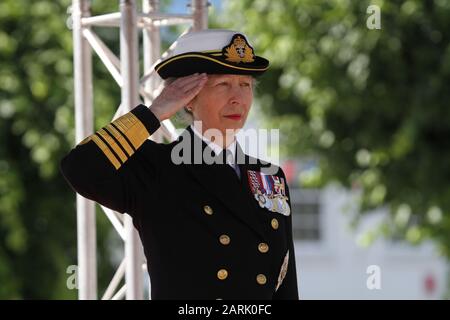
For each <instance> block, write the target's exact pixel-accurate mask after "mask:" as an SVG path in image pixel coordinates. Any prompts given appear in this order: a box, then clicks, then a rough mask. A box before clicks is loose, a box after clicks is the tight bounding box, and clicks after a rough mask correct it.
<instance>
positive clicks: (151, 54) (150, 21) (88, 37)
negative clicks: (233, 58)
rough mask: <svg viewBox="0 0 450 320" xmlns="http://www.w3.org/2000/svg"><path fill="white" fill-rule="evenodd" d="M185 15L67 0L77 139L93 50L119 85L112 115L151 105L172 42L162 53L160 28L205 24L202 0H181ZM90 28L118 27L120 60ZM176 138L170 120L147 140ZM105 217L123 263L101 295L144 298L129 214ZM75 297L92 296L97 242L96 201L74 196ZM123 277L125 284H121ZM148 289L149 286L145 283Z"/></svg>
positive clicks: (89, 97) (87, 121) (89, 111)
mask: <svg viewBox="0 0 450 320" xmlns="http://www.w3.org/2000/svg"><path fill="white" fill-rule="evenodd" d="M186 5H187V7H188V6H189V7H191V12H190V13H189V14H165V13H161V12H160V11H159V0H143V1H142V13H138V12H137V8H136V2H135V0H120V3H119V7H120V9H119V12H113V13H107V14H102V15H97V16H91V12H90V6H91V2H90V1H89V0H72V6H71V10H70V11H71V20H72V29H73V30H72V32H73V45H74V82H75V84H74V90H75V126H76V143H79V142H80V141H81V140H82V139H84V138H85V137H87V136H89V135H91V134H92V133H93V131H94V118H93V108H94V106H93V88H92V86H93V80H92V50H93V51H94V52H95V53H96V54H97V56H98V57H99V59H100V60H101V61H102V63H103V64H104V66H105V68H106V69H107V70H108V71H109V73H110V74H111V77H112V80H114V81H115V83H116V84H117V85H119V87H120V88H121V104H120V106H119V107H118V109H117V111H116V112H115V115H114V117H113V119H115V118H117V117H119V116H121V115H123V114H125V113H126V112H129V111H130V110H131V109H133V108H134V107H135V106H136V105H138V104H139V103H142V102H143V103H145V104H146V105H150V104H151V103H152V101H153V99H154V97H155V96H156V95H157V93H158V92H159V91H160V90H161V81H160V79H159V78H158V76H157V75H156V74H155V72H154V70H153V69H154V66H155V65H156V64H157V63H159V62H160V61H161V60H162V59H165V58H167V57H169V56H171V54H172V52H173V48H174V46H175V44H176V42H175V43H174V44H172V45H171V46H170V47H169V49H168V50H167V51H166V52H163V53H161V38H160V29H161V27H163V26H170V25H181V24H189V25H190V26H188V27H187V28H186V30H185V31H184V33H186V32H190V31H191V30H202V29H206V28H207V25H208V6H209V4H208V2H207V0H191V1H186ZM92 27H118V28H120V59H119V57H117V56H116V55H115V54H114V53H113V52H112V51H111V50H110V49H109V48H108V47H107V45H106V44H105V43H104V42H103V41H102V40H101V39H100V37H99V36H97V34H96V33H95V32H94V30H93V29H92ZM139 29H142V39H143V44H142V50H143V55H142V56H143V73H142V74H143V75H142V77H140V70H139V54H138V52H139V41H138V33H139ZM163 137H166V138H167V139H168V140H169V141H172V140H174V139H176V138H177V135H176V133H175V128H174V126H173V124H172V123H171V122H170V121H169V120H165V121H163V122H162V124H161V128H160V130H158V131H157V132H155V133H154V134H153V135H152V137H151V139H153V140H155V141H157V142H162V141H163ZM101 208H102V209H103V211H104V213H105V215H106V217H107V218H108V219H109V221H110V222H111V224H112V226H113V227H114V229H115V230H116V231H117V233H118V235H119V236H120V238H121V239H122V240H123V241H124V244H125V250H124V257H123V260H122V262H121V263H120V265H119V266H118V268H117V271H116V273H115V274H114V276H113V277H112V279H111V282H110V284H109V286H108V287H107V289H106V290H105V292H104V293H103V295H102V296H101V297H102V299H123V298H126V299H143V297H144V285H145V284H144V281H143V272H145V271H144V270H145V268H143V265H144V257H143V250H142V245H141V242H140V240H139V237H138V234H137V232H136V230H135V229H134V226H133V222H132V219H131V217H130V216H128V215H121V214H119V213H117V212H114V211H113V210H110V209H108V208H106V207H103V206H101ZM77 237H78V238H77V243H78V273H77V276H78V282H77V283H78V290H79V292H78V296H79V299H83V300H85V299H97V297H98V294H97V259H96V254H97V245H96V224H95V204H94V203H93V202H92V201H90V200H88V199H85V198H83V197H82V196H80V195H77ZM123 279H125V281H124V282H125V283H124V285H122V286H121V287H120V283H121V282H122V280H123ZM149 292H150V286H149Z"/></svg>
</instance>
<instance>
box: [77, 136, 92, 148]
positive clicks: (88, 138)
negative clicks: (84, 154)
mask: <svg viewBox="0 0 450 320" xmlns="http://www.w3.org/2000/svg"><path fill="white" fill-rule="evenodd" d="M91 140H92V136H88V137H86V138H84V139H83V140H82V141H81V142H80V143H79V144H78V145H79V146H81V145H83V144H86V143H88V142H89V141H91Z"/></svg>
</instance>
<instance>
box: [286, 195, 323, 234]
mask: <svg viewBox="0 0 450 320" xmlns="http://www.w3.org/2000/svg"><path fill="white" fill-rule="evenodd" d="M290 195H291V205H292V208H291V211H292V231H293V234H294V240H301V241H320V240H321V237H322V230H321V224H320V190H319V189H300V188H297V189H291V190H290Z"/></svg>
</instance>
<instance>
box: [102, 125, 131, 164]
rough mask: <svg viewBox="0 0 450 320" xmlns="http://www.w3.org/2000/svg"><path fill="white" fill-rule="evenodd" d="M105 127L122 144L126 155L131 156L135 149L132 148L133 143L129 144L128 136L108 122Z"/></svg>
mask: <svg viewBox="0 0 450 320" xmlns="http://www.w3.org/2000/svg"><path fill="white" fill-rule="evenodd" d="M106 128H107V129H108V132H109V133H111V134H112V135H113V136H114V137H115V138H116V139H117V141H118V142H119V143H120V144H121V145H122V147H123V148H124V149H125V151H126V152H127V154H128V156H129V157H131V156H132V155H133V153H134V151H135V150H134V149H133V145H132V144H131V142H130V140H128V138H127V137H126V136H125V135H124V134H123V133H122V132H120V131H119V130H118V129H117V127H116V126H115V125H114V124H112V123H110V124H109V125H107V126H106Z"/></svg>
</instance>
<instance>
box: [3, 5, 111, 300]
mask: <svg viewBox="0 0 450 320" xmlns="http://www.w3.org/2000/svg"><path fill="white" fill-rule="evenodd" d="M70 3H71V1H69V0H64V1H50V0H45V1H26V0H3V1H1V2H0V298H3V299H22V298H33V299H43V298H46V299H51V298H58V299H61V298H62V299H66V298H67V299H70V298H76V297H77V292H76V290H68V289H67V287H66V280H67V278H68V276H69V275H70V274H67V273H66V270H67V267H68V266H69V265H75V264H77V257H76V214H75V194H74V193H73V191H72V190H71V189H70V188H69V186H68V185H67V183H66V182H65V181H64V180H63V178H62V176H61V174H60V173H59V168H58V166H59V161H60V159H61V158H62V157H63V155H64V154H65V153H67V152H68V151H69V150H70V148H71V147H72V146H73V144H74V116H73V113H74V109H73V104H74V103H73V101H74V97H73V62H72V33H71V30H69V29H68V27H67V26H66V20H67V18H68V14H67V8H68V6H69V5H70ZM93 10H94V12H95V11H96V12H102V13H105V12H112V11H117V10H118V4H117V3H116V2H115V1H94V7H93ZM99 33H100V34H101V36H102V39H104V40H105V41H106V42H107V43H108V44H109V45H110V46H111V48H112V49H113V50H114V51H116V52H118V39H119V38H118V31H117V30H113V29H108V30H99ZM94 79H95V80H94V81H95V83H94V103H95V108H96V110H95V112H96V128H98V127H100V126H102V125H104V124H105V123H107V122H109V120H110V119H111V115H112V114H113V111H114V109H115V108H116V107H117V106H118V105H119V103H120V91H119V89H118V88H117V86H116V85H115V84H114V82H113V80H112V79H111V77H110V76H109V74H108V73H107V71H106V70H105V68H104V67H103V66H102V65H101V63H99V60H98V59H97V58H94ZM97 216H98V221H97V225H98V246H99V254H98V260H99V268H98V274H99V278H100V285H99V289H100V290H99V292H100V293H101V292H102V291H101V290H102V289H104V287H105V283H106V281H107V280H108V279H109V278H111V276H112V274H113V270H112V266H111V264H112V263H111V259H110V258H109V256H110V253H109V252H108V250H107V249H106V240H107V234H108V233H109V232H110V230H111V228H110V227H109V225H108V222H107V221H106V219H105V217H104V216H103V215H100V214H98V215H97Z"/></svg>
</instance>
